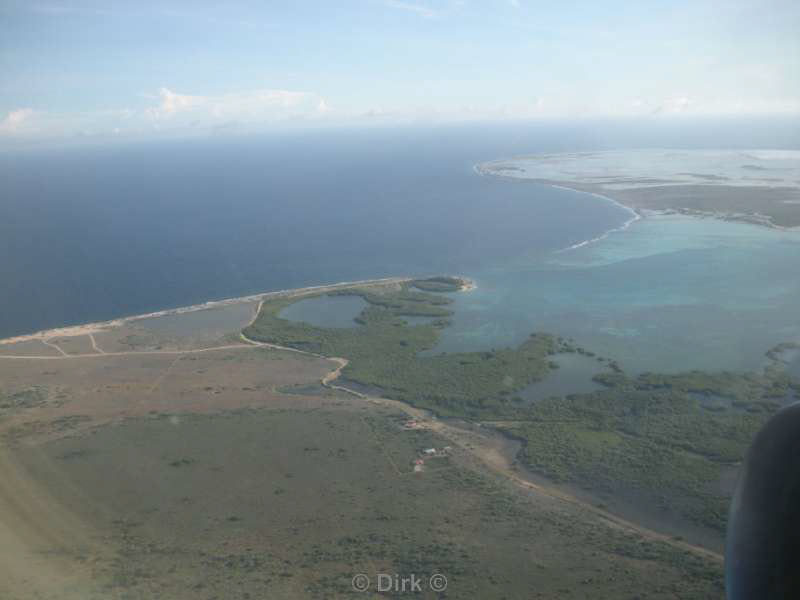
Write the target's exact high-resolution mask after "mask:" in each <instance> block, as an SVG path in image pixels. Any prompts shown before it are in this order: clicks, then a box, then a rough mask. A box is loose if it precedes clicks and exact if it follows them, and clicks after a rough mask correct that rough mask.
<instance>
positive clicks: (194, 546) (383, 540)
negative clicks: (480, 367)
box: [0, 307, 721, 600]
mask: <svg viewBox="0 0 800 600" xmlns="http://www.w3.org/2000/svg"><path fill="white" fill-rule="evenodd" d="M223 310H229V311H231V312H230V314H228V315H227V316H225V317H223V316H222V315H219V314H216V315H209V314H203V315H201V314H199V313H186V314H181V315H176V316H174V318H172V317H170V319H169V320H168V321H162V322H159V323H158V325H159V326H158V327H152V326H145V327H142V328H137V329H135V330H134V329H131V328H127V327H120V328H117V329H111V330H109V331H107V332H105V333H104V334H103V335H104V336H105V337H103V338H102V339H101V340H99V341H98V344H97V345H98V347H99V348H100V349H105V348H111V347H113V346H114V345H117V346H119V347H122V348H124V347H128V348H130V350H129V352H130V353H129V354H124V355H115V356H101V355H91V356H82V357H75V356H74V357H64V356H62V357H61V358H55V359H46V360H37V359H14V360H9V359H6V360H4V361H0V368H2V369H3V371H2V380H3V382H4V389H3V392H4V397H3V400H4V402H3V413H2V416H3V418H2V421H0V423H2V426H3V429H2V433H3V444H4V447H3V451H2V454H0V456H1V457H2V460H0V474H2V478H3V481H4V482H5V485H6V486H11V488H13V489H14V490H15V494H14V495H12V496H8V495H0V515H2V517H0V523H2V525H3V526H4V527H5V529H4V530H3V535H0V542H2V544H4V550H5V549H8V550H9V551H8V552H4V553H3V554H2V556H3V557H4V558H3V559H2V560H0V573H2V575H3V577H2V578H0V581H2V583H0V591H2V592H3V597H4V598H5V597H8V598H12V599H15V600H16V599H21V598H27V597H30V593H31V590H32V589H34V588H32V587H31V585H32V582H36V583H37V587H36V588H35V590H34V591H35V593H37V594H38V597H40V598H43V599H53V600H55V599H58V600H62V599H65V598H66V599H68V600H78V599H80V600H86V599H90V600H100V599H103V600H105V599H109V598H110V599H116V600H122V599H138V598H142V599H144V598H147V599H149V598H153V597H168V598H176V599H181V598H186V599H187V600H188V599H192V600H194V599H197V598H199V599H203V600H212V599H214V598H216V599H228V598H237V599H238V598H258V597H269V598H340V597H341V598H345V597H351V596H352V587H351V580H352V577H353V575H354V573H359V572H364V573H367V574H369V575H371V576H373V577H374V576H375V574H376V573H378V572H398V573H412V572H413V573H419V574H432V573H436V572H440V573H444V574H445V575H446V576H447V578H448V582H449V586H448V590H449V591H448V595H451V596H453V597H467V598H476V597H497V596H499V595H505V596H506V597H509V598H530V597H534V598H535V597H541V598H553V597H558V598H567V599H569V598H575V599H578V598H584V597H585V596H586V595H587V594H590V595H593V596H601V597H622V596H624V595H625V594H628V593H630V591H631V590H639V591H642V592H645V591H646V593H647V594H648V596H650V597H653V598H664V599H666V598H671V597H673V596H674V595H675V594H678V595H679V596H680V597H682V598H698V599H699V598H709V597H720V596H721V580H720V569H719V565H718V564H717V563H715V562H714V561H713V560H709V559H705V558H703V557H697V556H694V555H692V554H691V553H690V554H688V555H687V554H685V552H684V551H683V550H681V549H679V548H675V547H673V546H671V545H670V544H667V543H665V542H663V541H659V540H657V539H651V538H647V537H643V536H641V535H639V534H638V533H636V532H635V531H630V530H628V529H626V528H624V527H619V526H615V525H613V524H609V523H608V522H606V521H604V520H600V519H598V518H597V516H596V515H595V514H594V513H592V511H590V510H587V509H585V508H582V507H580V506H574V505H572V504H569V503H563V502H561V501H559V500H558V499H557V498H553V497H550V496H547V495H542V494H539V493H534V492H530V491H528V492H526V491H524V490H523V491H521V490H520V489H519V488H518V487H516V486H514V485H512V484H511V483H510V481H509V479H508V475H504V474H500V473H497V472H495V471H494V470H490V469H488V468H487V467H486V465H485V463H484V462H483V459H482V457H481V453H480V452H477V453H476V452H474V450H475V449H479V450H481V452H483V451H485V452H487V453H488V454H487V456H492V454H491V452H493V446H491V445H489V446H485V443H486V442H485V441H484V438H485V437H486V436H485V434H482V433H480V429H481V428H477V430H478V433H476V434H470V437H465V438H464V439H460V438H459V437H455V438H452V437H449V436H451V435H452V432H451V433H448V434H447V435H448V437H444V433H445V432H442V433H438V432H436V431H433V430H429V429H427V428H419V429H411V430H409V429H407V428H406V427H405V426H404V423H405V422H406V420H407V419H408V415H407V414H405V413H404V412H403V410H401V408H402V407H401V405H399V404H397V405H395V404H391V403H386V404H379V403H376V402H375V401H373V400H369V399H363V398H358V397H355V396H353V395H347V394H343V393H341V392H337V391H335V390H329V389H325V388H319V385H318V382H319V381H320V379H321V378H322V377H324V376H325V375H326V374H328V373H330V371H331V369H332V368H333V366H335V364H334V363H332V362H331V361H328V360H325V359H321V358H317V357H313V356H308V355H303V354H299V353H297V352H288V351H281V350H276V349H266V348H258V347H254V346H250V347H246V346H243V347H225V348H222V349H219V350H213V349H209V347H210V345H211V346H213V344H215V343H223V344H225V345H226V346H229V345H232V344H231V337H232V336H233V335H234V334H236V333H237V329H236V328H235V327H236V324H239V326H240V325H241V320H242V318H243V317H245V316H246V315H245V313H242V312H241V311H238V310H237V309H236V308H233V307H226V308H225V309H223ZM212 317H213V318H212ZM228 317H230V320H228ZM181 319H188V320H189V321H187V323H191V324H192V327H183V326H181V324H180V323H178V322H177V321H179V320H181ZM222 321H224V322H226V323H228V325H227V326H226V327H231V328H232V329H229V330H228V331H220V330H219V327H220V322H222ZM147 325H153V324H147ZM359 327H361V326H360V325H359ZM405 327H408V326H405ZM408 328H409V329H413V328H414V326H410V327H408ZM223 329H225V327H223ZM347 329H350V328H347ZM145 331H146V332H147V336H145V333H144V332H145ZM220 334H221V335H220ZM133 335H138V336H140V337H134V338H132V337H130V336H133ZM159 336H164V337H163V339H161V340H160V339H159ZM217 337H218V340H217V342H214V339H216V338H217ZM123 340H125V341H123ZM162 342H163V343H162ZM40 345H41V346H42V347H43V348H45V349H47V348H49V347H48V346H45V345H44V344H40ZM159 347H161V348H165V347H168V348H170V350H167V352H170V354H159V352H162V351H161V350H159ZM51 349H52V348H51ZM312 384H317V387H318V388H319V389H317V390H316V391H315V393H313V394H309V395H304V394H302V393H298V390H299V389H300V388H301V387H302V386H304V385H306V386H311V385H312ZM286 388H291V389H292V390H293V393H291V394H284V393H281V390H282V389H286ZM445 445H453V446H454V448H455V449H454V450H453V451H452V452H451V453H450V454H449V455H447V456H444V457H440V458H436V459H431V460H429V461H427V463H426V465H425V470H424V471H423V472H421V473H417V472H415V471H414V468H413V467H414V464H413V463H414V460H415V459H417V457H418V456H419V455H420V451H421V449H423V448H429V447H437V448H442V447H444V446H445ZM484 446H485V447H484ZM469 448H473V450H470V451H468V449H469ZM43 532H44V533H43ZM15 557H19V560H18V561H16V562H14V560H12V559H15ZM23 565H24V566H25V568H21V566H23ZM41 573H49V574H50V576H49V577H48V578H46V579H42V578H41ZM421 597H429V598H433V597H434V596H433V595H431V594H428V595H425V594H423V595H422V596H421Z"/></svg>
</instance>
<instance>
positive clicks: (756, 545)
mask: <svg viewBox="0 0 800 600" xmlns="http://www.w3.org/2000/svg"><path fill="white" fill-rule="evenodd" d="M726 546H727V547H726V551H725V586H726V589H727V592H728V600H772V599H776V600H784V599H785V600H796V599H800V403H795V404H792V405H791V406H788V407H786V408H784V409H783V410H781V411H780V412H778V413H777V414H776V415H774V416H773V417H772V418H771V419H770V420H769V422H768V423H767V424H766V425H765V426H764V428H763V429H762V430H761V431H760V432H759V434H758V435H757V436H756V439H755V441H754V442H753V445H752V446H751V447H750V450H749V451H748V453H747V459H746V461H745V465H744V469H743V471H742V475H741V479H740V480H739V485H738V487H737V489H736V494H735V495H734V497H733V502H732V504H731V512H730V520H729V523H728V539H727V545H726Z"/></svg>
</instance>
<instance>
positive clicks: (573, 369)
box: [517, 352, 608, 403]
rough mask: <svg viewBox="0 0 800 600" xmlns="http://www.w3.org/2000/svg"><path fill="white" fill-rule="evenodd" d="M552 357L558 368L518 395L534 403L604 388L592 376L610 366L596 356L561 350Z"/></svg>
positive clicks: (525, 400)
mask: <svg viewBox="0 0 800 600" xmlns="http://www.w3.org/2000/svg"><path fill="white" fill-rule="evenodd" d="M551 359H552V362H554V363H555V364H557V365H558V368H556V369H553V370H552V371H550V372H549V373H548V374H547V375H546V376H545V378H544V379H542V380H541V381H537V382H536V383H532V384H530V385H529V386H527V387H526V388H525V389H523V390H521V391H520V392H519V393H518V394H517V395H518V396H519V397H520V398H521V399H522V400H523V401H524V402H526V403H532V402H536V401H538V400H543V399H544V398H551V397H553V396H569V395H570V394H588V393H591V392H594V391H597V390H599V389H602V388H603V386H602V385H601V384H599V383H597V382H595V381H593V379H592V378H593V377H594V376H595V375H599V374H600V373H604V372H607V371H608V367H607V366H606V364H605V363H604V362H601V361H599V360H598V359H597V358H596V357H591V356H585V355H583V354H572V353H566V352H560V353H558V354H555V355H554V356H552V357H551Z"/></svg>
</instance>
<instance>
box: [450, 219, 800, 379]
mask: <svg viewBox="0 0 800 600" xmlns="http://www.w3.org/2000/svg"><path fill="white" fill-rule="evenodd" d="M799 267H800V233H797V232H782V231H777V230H770V229H767V228H763V227H758V226H753V225H746V224H738V223H726V222H722V221H718V220H713V219H695V218H689V217H684V216H659V217H652V218H648V219H644V220H642V221H638V222H636V223H634V224H633V225H632V226H631V227H629V228H628V229H626V230H624V231H617V232H612V233H611V234H610V235H608V236H607V237H606V238H605V239H602V240H600V241H597V242H595V243H592V244H588V245H586V246H583V247H581V248H577V249H574V250H569V251H566V252H560V253H555V254H551V255H549V256H548V257H545V258H540V259H531V260H529V261H517V262H515V263H514V264H513V265H502V266H501V265H498V266H494V267H492V268H486V269H481V270H476V271H475V272H473V273H468V275H470V276H472V277H474V278H475V279H476V281H477V284H478V289H477V290H474V291H473V292H469V293H464V294H457V295H456V296H455V298H456V309H457V310H456V315H455V318H454V322H453V326H452V327H451V328H449V329H448V330H447V331H446V332H445V333H444V335H443V337H442V339H441V341H440V343H439V345H438V346H437V348H436V349H435V351H463V350H479V349H487V348H491V347H500V346H505V345H509V344H516V343H519V342H521V341H522V340H523V339H524V338H525V336H526V335H528V334H529V333H530V332H531V331H548V332H553V333H558V334H561V335H566V336H571V337H574V338H575V339H576V340H577V341H578V342H579V343H581V344H582V345H584V346H585V347H587V348H588V349H590V350H595V351H597V352H600V353H602V354H603V355H605V356H610V357H612V358H615V359H617V360H619V361H620V362H621V364H622V366H623V367H624V368H626V369H627V370H628V371H631V372H641V371H647V370H658V371H672V372H674V371H681V370H686V369H693V368H699V369H755V368H759V367H761V366H762V365H763V364H764V352H765V351H766V350H768V349H769V348H770V347H772V346H774V345H775V344H777V343H779V342H785V341H796V340H798V339H800V310H798V306H800V277H798V273H800V268H799Z"/></svg>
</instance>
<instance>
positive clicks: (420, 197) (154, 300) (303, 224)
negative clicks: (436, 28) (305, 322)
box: [0, 122, 800, 371]
mask: <svg viewBox="0 0 800 600" xmlns="http://www.w3.org/2000/svg"><path fill="white" fill-rule="evenodd" d="M634 125H635V124H634ZM634 125H632V124H630V123H628V124H626V125H624V126H623V125H622V124H620V123H612V122H605V123H582V124H581V123H579V124H574V123H573V124H567V123H548V124H528V125H524V126H522V125H510V124H502V125H492V126H489V125H481V126H478V125H462V126H448V127H425V128H423V127H406V128H398V129H380V130H378V129H376V130H360V131H348V130H336V131H324V132H316V133H298V134H293V135H289V134H280V135H278V134H276V135H275V136H272V137H259V138H255V137H253V138H237V139H205V140H193V141H162V142H159V143H138V144H129V145H116V146H111V147H104V148H92V147H81V148H72V149H61V150H27V151H25V152H17V153H15V154H5V155H2V156H0V186H1V187H0V282H2V288H0V289H1V290H2V294H0V337H7V336H12V335H16V334H22V333H29V332H33V331H37V330H41V329H47V328H52V327H58V326H63V325H68V324H77V323H85V322H92V321H100V320H106V319H112V318H116V317H121V316H127V315H134V314H141V313H147V312H152V311H157V310H164V309H168V308H174V307H178V306H186V305H190V304H195V303H200V302H205V301H208V300H216V299H223V298H229V297H235V296H243V295H248V294H253V293H258V292H264V291H270V290H278V289H286V288H294V287H301V286H307V285H319V284H326V283H334V282H339V281H351V280H357V279H367V278H376V277H385V276H393V275H415V276H421V275H434V274H442V273H452V274H461V275H466V276H468V277H471V278H474V279H475V280H476V281H477V284H478V289H477V290H475V291H473V292H470V293H468V294H458V295H455V296H454V297H455V298H456V309H457V312H456V317H455V321H454V325H453V327H452V328H450V329H449V330H448V331H447V332H446V333H445V335H444V336H443V338H442V339H441V342H440V344H439V347H438V348H437V349H436V350H437V351H456V350H473V349H483V348H489V347H499V346H503V345H508V344H514V343H517V342H519V341H520V340H522V339H523V338H524V337H525V336H527V335H528V334H529V333H530V332H531V331H550V332H553V333H558V334H564V335H567V336H570V337H574V338H576V339H577V340H578V341H579V342H580V343H581V344H582V345H584V346H586V347H588V348H590V349H593V350H596V351H598V352H601V353H602V354H604V355H605V356H610V357H613V358H616V359H617V360H619V361H620V362H621V363H622V364H623V366H624V367H626V368H627V369H628V370H631V371H641V370H662V371H668V370H670V371H674V370H682V369H689V368H712V369H740V368H756V367H758V366H760V365H761V364H763V353H764V352H765V351H766V350H767V349H768V348H770V347H771V346H772V345H774V344H776V343H778V342H783V341H797V340H798V339H800V310H798V309H797V307H798V306H800V277H798V274H799V273H800V233H787V232H778V231H772V230H768V229H765V228H759V227H755V226H749V225H739V224H730V223H722V222H718V221H713V220H697V219H687V218H685V217H669V218H667V217H662V218H653V219H645V220H643V221H638V222H636V223H634V224H633V225H631V227H629V228H627V229H625V230H624V231H613V232H612V233H610V234H608V235H606V236H605V237H603V236H604V234H606V233H607V232H609V231H612V230H615V229H617V228H619V227H621V226H622V225H623V224H624V223H626V222H627V221H628V220H629V219H630V216H631V215H630V213H629V212H628V211H627V210H625V209H623V208H620V207H619V206H616V205H614V204H612V203H610V202H606V201H603V200H602V199H599V198H597V197H593V196H590V195H588V194H581V193H577V192H572V191H569V190H564V189H556V188H552V187H547V186H543V185H538V184H534V183H531V182H512V181H504V180H500V179H496V178H491V177H481V176H479V175H477V174H476V173H475V172H474V171H473V165H474V164H476V163H478V162H481V161H486V160H491V159H495V158H501V157H508V156H513V155H519V154H531V153H538V152H562V151H575V150H602V149H610V148H615V149H625V148H639V147H661V148H664V147H695V148H698V147H716V148H723V147H724V148H730V147H740V148H759V147H760V148H764V147H770V148H800V133H798V126H797V123H789V124H784V125H783V126H780V127H777V126H776V125H775V123H762V122H752V123H750V122H745V123H736V124H734V123H730V122H713V123H712V122H709V123H703V124H700V125H698V123H675V122H673V123H672V124H671V125H670V124H663V123H656V124H655V125H654V124H652V123H651V124H644V125H635V126H634ZM776 132H780V133H776ZM778 135H779V136H780V137H776V136H778ZM599 237H603V239H601V240H599V241H596V242H593V243H590V244H586V245H583V246H581V247H579V248H575V249H572V250H569V251H565V252H563V251H562V250H564V249H565V248H569V247H571V246H575V245H576V244H580V242H582V241H586V240H593V239H596V238H599Z"/></svg>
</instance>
